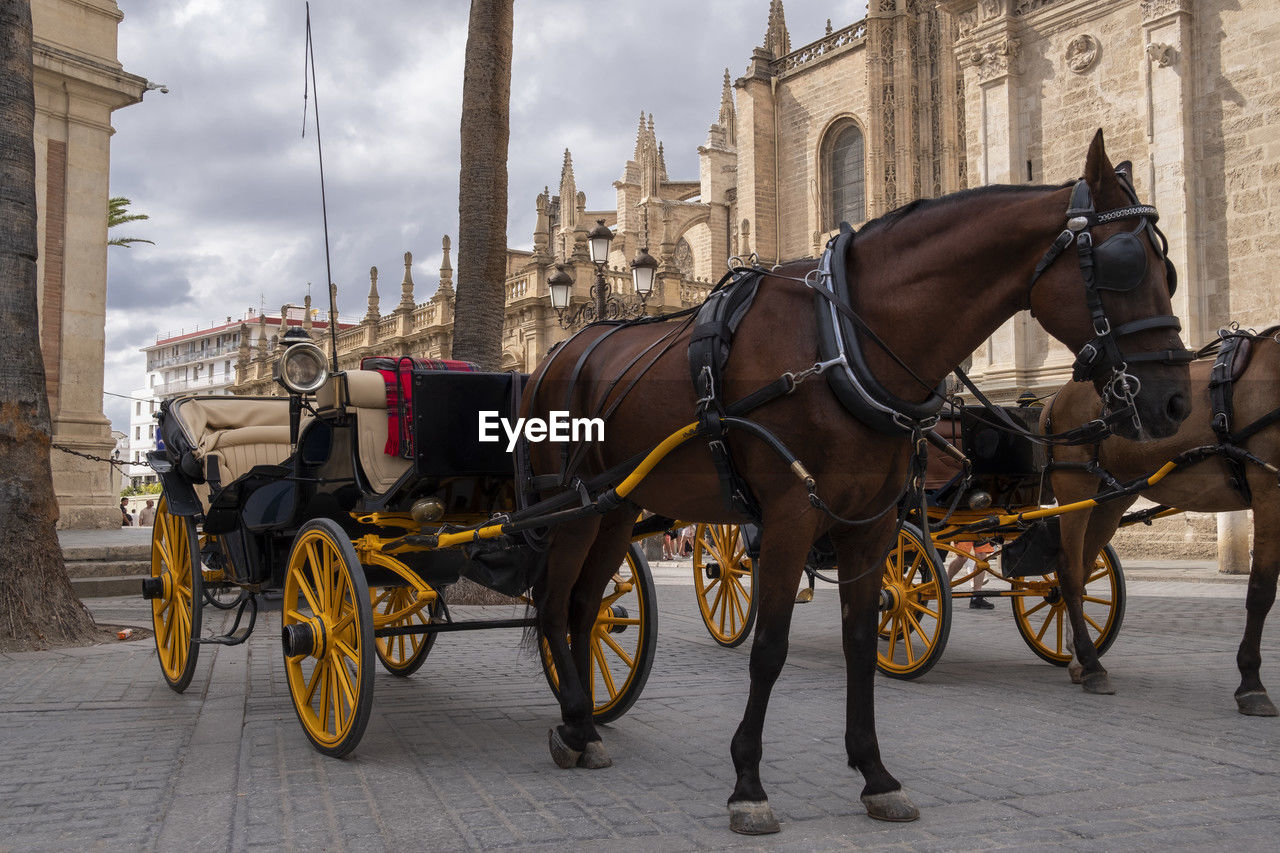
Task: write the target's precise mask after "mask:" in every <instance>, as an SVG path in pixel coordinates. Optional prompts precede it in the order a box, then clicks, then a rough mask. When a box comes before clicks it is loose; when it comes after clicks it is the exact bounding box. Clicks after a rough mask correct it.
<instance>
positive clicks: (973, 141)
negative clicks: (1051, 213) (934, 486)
mask: <svg viewBox="0 0 1280 853" xmlns="http://www.w3.org/2000/svg"><path fill="white" fill-rule="evenodd" d="M943 8H944V9H945V10H946V11H947V12H949V13H951V14H953V15H954V16H955V20H956V28H957V33H958V38H957V40H956V46H955V51H956V57H957V59H959V61H960V64H961V66H962V68H963V73H964V81H965V98H964V100H965V102H966V103H965V105H964V107H963V108H964V109H965V110H966V112H965V132H966V135H967V139H966V140H965V141H966V149H967V153H968V158H969V162H968V170H967V171H968V177H969V183H970V184H971V185H972V186H980V185H983V184H1017V183H1021V182H1022V174H1021V167H1020V164H1021V163H1022V162H1023V161H1024V160H1025V157H1024V156H1023V151H1024V149H1025V144H1024V140H1023V139H1022V138H1021V134H1020V133H1019V132H1018V103H1019V98H1020V97H1021V92H1020V89H1019V85H1018V50H1019V42H1018V40H1017V38H1015V36H1014V32H1015V30H1014V18H1013V16H1012V15H1011V13H1010V11H1009V9H1008V4H1006V3H1004V2H983V3H978V2H977V0H946V2H944V4H943ZM1031 324H1032V321H1031V320H1030V319H1029V318H1028V316H1027V315H1026V314H1025V313H1019V314H1017V315H1015V316H1014V317H1013V318H1012V319H1010V320H1009V321H1008V322H1006V323H1005V324H1004V325H1003V326H1001V327H1000V328H999V329H998V330H997V331H996V333H995V334H993V335H992V336H991V338H990V339H989V341H988V344H987V346H985V347H982V348H980V349H979V351H978V353H977V354H976V356H975V359H974V373H975V377H976V378H978V379H979V381H980V383H981V385H982V386H983V388H984V390H987V391H989V392H991V391H994V392H996V393H997V394H999V392H1000V391H1002V390H1007V391H1010V392H1012V391H1013V390H1015V389H1016V388H1017V386H1018V385H1019V382H1020V378H1019V370H1018V368H1019V365H1022V364H1025V363H1027V360H1028V358H1027V356H1028V354H1029V349H1030V348H1031V347H1032V346H1033V345H1034V340H1035V336H1034V334H1033V332H1032V330H1031V329H1030V328H1029V327H1030V326H1031Z"/></svg>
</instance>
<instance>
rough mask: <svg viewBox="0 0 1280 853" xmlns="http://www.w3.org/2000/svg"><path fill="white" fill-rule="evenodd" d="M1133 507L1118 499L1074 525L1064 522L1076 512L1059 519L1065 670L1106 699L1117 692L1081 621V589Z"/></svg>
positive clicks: (1087, 630) (1091, 511) (1131, 502)
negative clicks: (1066, 628) (1067, 654)
mask: <svg viewBox="0 0 1280 853" xmlns="http://www.w3.org/2000/svg"><path fill="white" fill-rule="evenodd" d="M1132 504H1133V501H1132V500H1117V501H1111V502H1109V503H1105V504H1101V505H1099V506H1097V507H1095V508H1094V509H1092V510H1090V511H1087V516H1086V517H1085V518H1083V519H1072V520H1073V521H1075V522H1077V523H1074V524H1068V521H1067V519H1068V517H1069V516H1071V515H1074V514H1075V513H1067V514H1065V515H1064V516H1063V517H1062V522H1061V524H1062V547H1063V552H1064V559H1063V561H1062V566H1061V571H1060V572H1059V582H1060V583H1061V588H1062V597H1063V602H1064V604H1065V605H1066V609H1067V617H1068V624H1069V627H1070V632H1071V636H1070V648H1071V650H1072V660H1071V663H1070V664H1069V665H1068V667H1067V671H1068V673H1069V674H1070V675H1071V681H1072V683H1077V677H1078V678H1079V682H1078V683H1079V684H1080V685H1081V686H1082V687H1083V688H1084V691H1085V692H1086V693H1094V694H1097V695H1101V696H1109V695H1111V694H1113V693H1115V692H1116V689H1115V687H1114V686H1112V684H1111V678H1110V676H1109V675H1107V670H1106V669H1105V668H1104V667H1103V666H1102V661H1101V659H1100V658H1099V657H1098V649H1097V646H1095V645H1094V642H1093V638H1092V637H1091V636H1089V623H1088V622H1087V621H1085V618H1084V587H1085V581H1086V579H1087V578H1088V576H1089V574H1090V573H1091V572H1092V570H1093V566H1094V564H1095V563H1096V562H1097V559H1098V553H1099V552H1100V551H1101V550H1102V548H1103V546H1104V545H1106V544H1107V543H1108V542H1110V541H1111V537H1112V536H1114V535H1115V532H1116V529H1117V528H1118V527H1119V525H1120V518H1121V516H1123V515H1124V513H1125V510H1126V509H1128V508H1129V507H1130V506H1131V505H1132ZM1085 512H1086V511H1082V512H1081V513H1079V514H1081V515H1085ZM1077 668H1078V669H1077ZM1073 670H1074V671H1073Z"/></svg>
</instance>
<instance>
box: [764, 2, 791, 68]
mask: <svg viewBox="0 0 1280 853" xmlns="http://www.w3.org/2000/svg"><path fill="white" fill-rule="evenodd" d="M764 48H765V50H767V51H769V53H771V54H773V58H774V59H779V58H781V57H783V56H786V55H787V54H788V53H790V52H791V35H790V34H789V33H788V32H787V18H786V16H785V15H784V14H783V11H782V0H769V28H768V29H767V30H765V32H764Z"/></svg>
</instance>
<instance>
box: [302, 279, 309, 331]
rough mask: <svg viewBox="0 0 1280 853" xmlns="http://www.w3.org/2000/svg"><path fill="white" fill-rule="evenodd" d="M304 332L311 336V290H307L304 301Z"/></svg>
mask: <svg viewBox="0 0 1280 853" xmlns="http://www.w3.org/2000/svg"><path fill="white" fill-rule="evenodd" d="M302 331H304V332H306V333H307V336H308V337H310V336H311V288H307V295H306V298H304V299H303V300H302Z"/></svg>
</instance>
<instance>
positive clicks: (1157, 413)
mask: <svg viewBox="0 0 1280 853" xmlns="http://www.w3.org/2000/svg"><path fill="white" fill-rule="evenodd" d="M1065 218H1066V228H1065V229H1064V230H1063V231H1062V233H1061V234H1060V235H1059V236H1058V238H1057V239H1056V240H1055V241H1054V243H1053V245H1052V246H1051V247H1050V249H1049V250H1048V251H1047V252H1046V253H1045V255H1044V257H1043V258H1042V259H1041V261H1040V263H1039V264H1038V265H1037V267H1036V272H1035V275H1034V277H1033V280H1032V287H1031V295H1030V301H1031V312H1032V314H1034V315H1035V316H1036V318H1037V319H1038V320H1039V321H1040V323H1041V325H1043V326H1044V327H1045V329H1046V330H1047V331H1048V332H1049V333H1050V334H1052V335H1053V336H1054V337H1056V338H1058V339H1059V340H1061V341H1062V342H1063V343H1065V344H1067V345H1068V346H1069V347H1071V348H1072V349H1074V350H1075V351H1076V362H1075V365H1074V375H1073V378H1074V379H1075V380H1077V381H1080V382H1092V383H1093V386H1094V388H1095V389H1097V391H1098V393H1099V395H1101V397H1102V400H1103V403H1104V406H1105V407H1106V408H1107V409H1108V410H1110V411H1117V410H1119V409H1122V408H1125V407H1131V408H1132V417H1128V418H1123V419H1120V420H1119V421H1118V422H1117V423H1116V424H1115V427H1114V428H1115V430H1116V432H1117V433H1118V434H1120V435H1122V436H1124V437H1125V438H1132V439H1140V438H1163V437H1165V436H1169V435H1172V434H1173V433H1174V432H1176V431H1177V429H1178V425H1179V424H1180V423H1182V421H1183V420H1184V419H1185V418H1186V417H1187V415H1188V414H1189V413H1190V411H1191V397H1190V382H1189V380H1188V375H1187V365H1188V364H1189V363H1190V361H1191V360H1192V357H1193V356H1192V354H1191V353H1190V352H1189V351H1188V350H1187V349H1186V348H1185V347H1184V346H1183V344H1182V339H1181V338H1180V336H1179V334H1178V333H1179V332H1180V331H1181V328H1182V326H1181V324H1180V323H1179V322H1178V319H1177V317H1175V316H1174V315H1173V309H1172V303H1171V299H1170V298H1171V296H1172V295H1173V291H1174V289H1175V287H1176V286H1177V278H1176V271H1175V270H1174V267H1173V264H1172V262H1171V261H1170V260H1169V259H1168V255H1167V244H1166V242H1165V239H1164V235H1163V234H1161V233H1160V231H1159V229H1158V228H1156V225H1155V223H1156V220H1157V218H1158V217H1157V214H1156V210H1155V208H1154V207H1151V206H1149V205H1144V204H1141V203H1140V202H1139V201H1138V197H1137V194H1136V193H1135V192H1134V189H1133V182H1132V179H1131V177H1130V175H1129V164H1128V163H1122V164H1121V165H1120V167H1119V168H1117V167H1113V166H1112V165H1111V161H1110V160H1109V159H1108V158H1107V152H1106V149H1105V147H1104V145H1103V140H1102V131H1101V130H1099V131H1098V132H1097V134H1096V135H1095V136H1094V138H1093V143H1092V144H1091V145H1090V146H1089V154H1088V158H1087V160H1086V162H1085V169H1084V177H1083V178H1081V179H1080V180H1079V181H1077V182H1076V183H1075V184H1074V186H1072V188H1071V195H1070V201H1069V202H1068V205H1067V210H1066V216H1065ZM1082 279H1083V281H1082ZM1082 291H1083V293H1082ZM1082 295H1083V298H1082Z"/></svg>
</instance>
